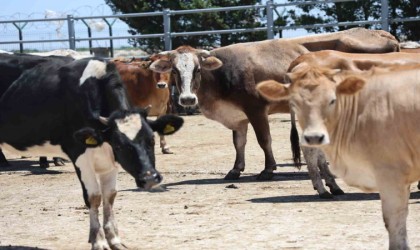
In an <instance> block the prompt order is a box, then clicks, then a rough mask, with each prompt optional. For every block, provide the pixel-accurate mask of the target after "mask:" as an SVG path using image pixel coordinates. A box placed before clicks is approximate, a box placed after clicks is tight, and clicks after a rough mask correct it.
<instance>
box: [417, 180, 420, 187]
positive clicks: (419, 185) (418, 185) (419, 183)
mask: <svg viewBox="0 0 420 250" xmlns="http://www.w3.org/2000/svg"><path fill="white" fill-rule="evenodd" d="M417 188H418V189H420V181H419V182H418V183H417Z"/></svg>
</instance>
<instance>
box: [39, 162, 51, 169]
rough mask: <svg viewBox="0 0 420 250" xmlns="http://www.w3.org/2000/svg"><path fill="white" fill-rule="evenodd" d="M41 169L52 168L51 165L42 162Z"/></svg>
mask: <svg viewBox="0 0 420 250" xmlns="http://www.w3.org/2000/svg"><path fill="white" fill-rule="evenodd" d="M39 167H40V168H43V169H47V168H49V167H50V165H49V164H48V162H40V163H39Z"/></svg>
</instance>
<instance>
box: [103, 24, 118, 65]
mask: <svg viewBox="0 0 420 250" xmlns="http://www.w3.org/2000/svg"><path fill="white" fill-rule="evenodd" d="M102 20H104V22H105V23H106V24H107V25H108V30H109V36H110V37H112V24H114V23H112V24H111V23H109V22H108V20H106V18H102ZM114 22H115V21H114ZM109 52H111V57H114V42H113V40H112V38H111V39H109Z"/></svg>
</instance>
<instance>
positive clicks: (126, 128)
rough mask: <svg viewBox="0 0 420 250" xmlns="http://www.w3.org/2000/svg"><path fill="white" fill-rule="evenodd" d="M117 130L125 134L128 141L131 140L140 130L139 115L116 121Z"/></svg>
mask: <svg viewBox="0 0 420 250" xmlns="http://www.w3.org/2000/svg"><path fill="white" fill-rule="evenodd" d="M115 123H116V124H117V127H118V129H119V130H120V131H121V133H123V134H125V135H126V136H127V137H128V139H130V140H133V139H134V138H135V137H136V135H137V134H138V132H139V131H140V130H141V117H140V115H139V114H132V115H129V116H127V117H124V118H123V119H116V120H115Z"/></svg>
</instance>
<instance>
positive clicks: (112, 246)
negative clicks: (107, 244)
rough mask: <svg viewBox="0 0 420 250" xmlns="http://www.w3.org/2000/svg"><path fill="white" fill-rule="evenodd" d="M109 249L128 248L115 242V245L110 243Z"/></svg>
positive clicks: (121, 249)
mask: <svg viewBox="0 0 420 250" xmlns="http://www.w3.org/2000/svg"><path fill="white" fill-rule="evenodd" d="M111 249H112V250H124V249H128V248H127V247H126V246H125V245H124V244H121V243H120V244H115V245H111Z"/></svg>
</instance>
